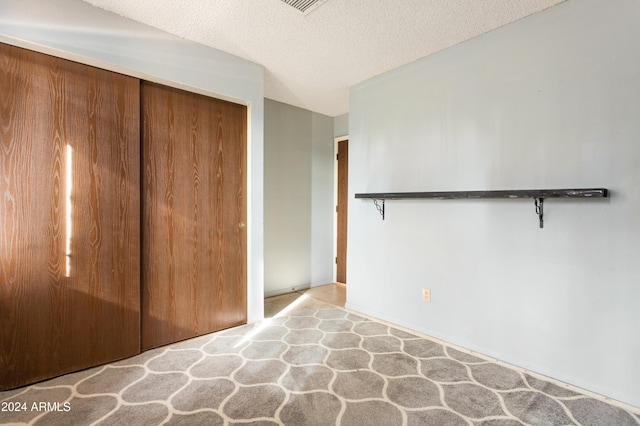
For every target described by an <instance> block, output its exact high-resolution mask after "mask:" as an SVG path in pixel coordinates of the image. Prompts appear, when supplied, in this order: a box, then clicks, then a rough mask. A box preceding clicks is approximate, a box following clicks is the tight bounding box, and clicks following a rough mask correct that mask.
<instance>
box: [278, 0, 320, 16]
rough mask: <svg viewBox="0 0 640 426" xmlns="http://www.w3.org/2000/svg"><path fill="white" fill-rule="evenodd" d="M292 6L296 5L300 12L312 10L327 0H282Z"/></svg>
mask: <svg viewBox="0 0 640 426" xmlns="http://www.w3.org/2000/svg"><path fill="white" fill-rule="evenodd" d="M282 1H283V2H285V3H286V4H288V5H289V6H291V7H295V8H296V9H298V10H299V11H300V12H303V13H306V12H311V11H312V10H313V9H315V8H316V7H318V6H320V4H321V3H324V2H325V1H326V0H282Z"/></svg>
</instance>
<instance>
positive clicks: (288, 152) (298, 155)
mask: <svg viewBox="0 0 640 426" xmlns="http://www.w3.org/2000/svg"><path fill="white" fill-rule="evenodd" d="M264 173H265V177H264V183H265V192H264V195H265V197H264V206H265V207H264V211H265V267H264V268H265V296H273V295H276V294H281V293H285V292H289V291H291V290H292V289H301V288H308V287H310V286H315V285H321V284H327V283H330V282H332V275H333V263H332V259H333V231H332V229H333V214H332V207H333V119H332V118H331V117H328V116H326V115H322V114H318V113H314V112H311V111H308V110H305V109H301V108H298V107H294V106H291V105H287V104H284V103H280V102H276V101H273V100H270V99H265V168H264Z"/></svg>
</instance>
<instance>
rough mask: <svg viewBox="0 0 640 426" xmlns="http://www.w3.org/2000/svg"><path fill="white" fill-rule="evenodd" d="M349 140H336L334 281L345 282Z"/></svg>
mask: <svg viewBox="0 0 640 426" xmlns="http://www.w3.org/2000/svg"><path fill="white" fill-rule="evenodd" d="M348 182H349V141H346V140H345V141H340V142H338V232H337V234H338V236H337V240H338V242H337V244H338V247H337V259H336V263H337V268H336V269H337V270H336V281H338V282H339V283H345V284H346V283H347V216H348V210H349V204H348V203H349V185H348Z"/></svg>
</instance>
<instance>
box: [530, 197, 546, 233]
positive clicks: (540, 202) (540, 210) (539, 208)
mask: <svg viewBox="0 0 640 426" xmlns="http://www.w3.org/2000/svg"><path fill="white" fill-rule="evenodd" d="M533 202H534V204H535V206H536V214H537V215H538V219H539V220H540V228H544V218H543V216H544V198H534V199H533Z"/></svg>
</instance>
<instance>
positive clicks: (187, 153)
mask: <svg viewBox="0 0 640 426" xmlns="http://www.w3.org/2000/svg"><path fill="white" fill-rule="evenodd" d="M142 110H143V114H142V126H143V132H142V133H143V138H142V139H143V148H142V150H143V162H142V164H143V173H144V176H143V231H142V232H143V242H142V247H143V249H142V265H143V266H142V267H143V274H142V283H143V285H142V347H143V349H147V348H151V347H155V346H160V345H164V344H167V343H171V342H175V341H178V340H183V339H187V338H190V337H193V336H197V335H201V334H206V333H210V332H213V331H217V330H221V329H223V328H228V327H231V326H235V325H238V324H243V323H245V322H246V319H247V314H246V228H245V223H246V210H247V205H246V145H247V137H246V128H247V124H246V123H247V122H246V117H247V110H246V107H244V106H241V105H236V104H232V103H229V102H224V101H221V100H217V99H213V98H209V97H206V96H202V95H197V94H193V93H189V92H185V91H182V90H178V89H173V88H169V87H164V86H160V85H157V84H153V83H147V82H143V83H142Z"/></svg>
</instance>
